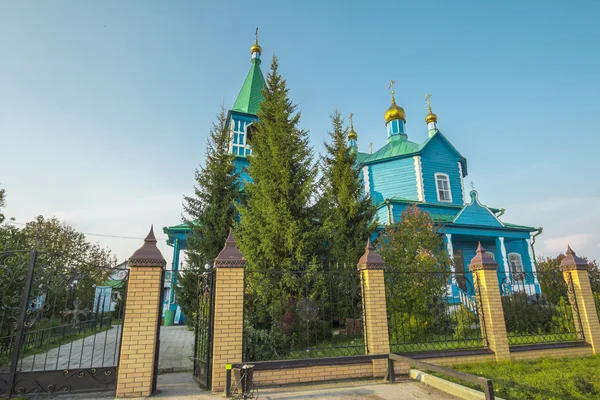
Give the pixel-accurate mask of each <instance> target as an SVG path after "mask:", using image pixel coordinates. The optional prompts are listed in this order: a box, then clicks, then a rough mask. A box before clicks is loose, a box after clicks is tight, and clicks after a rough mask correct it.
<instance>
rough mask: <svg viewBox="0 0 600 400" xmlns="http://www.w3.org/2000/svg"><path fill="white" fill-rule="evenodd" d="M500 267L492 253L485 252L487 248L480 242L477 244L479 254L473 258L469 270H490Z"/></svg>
mask: <svg viewBox="0 0 600 400" xmlns="http://www.w3.org/2000/svg"><path fill="white" fill-rule="evenodd" d="M497 268H498V263H497V262H496V261H495V260H494V259H493V258H492V256H491V255H489V254H488V253H486V252H485V249H484V248H483V246H482V245H481V242H479V245H478V246H477V254H475V257H473V258H472V259H471V263H470V264H469V271H480V270H490V271H495V270H496V269H497Z"/></svg>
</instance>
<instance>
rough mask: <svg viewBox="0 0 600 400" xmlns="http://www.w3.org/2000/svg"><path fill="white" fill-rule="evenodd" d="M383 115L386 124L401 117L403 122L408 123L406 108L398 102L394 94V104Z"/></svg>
mask: <svg viewBox="0 0 600 400" xmlns="http://www.w3.org/2000/svg"><path fill="white" fill-rule="evenodd" d="M383 117H384V118H385V123H386V124H387V123H389V122H390V121H393V120H395V119H401V120H402V122H404V123H406V119H405V117H406V115H405V114H404V108H402V107H400V106H399V105H397V104H396V99H394V96H392V105H391V106H390V108H388V109H387V110H386V111H385V114H383Z"/></svg>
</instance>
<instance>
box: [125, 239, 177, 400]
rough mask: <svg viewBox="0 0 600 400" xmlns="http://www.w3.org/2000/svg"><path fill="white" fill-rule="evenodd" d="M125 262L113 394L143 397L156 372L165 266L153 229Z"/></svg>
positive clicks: (147, 394) (150, 385)
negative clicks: (126, 269) (122, 314)
mask: <svg viewBox="0 0 600 400" xmlns="http://www.w3.org/2000/svg"><path fill="white" fill-rule="evenodd" d="M128 265H129V279H128V284H127V300H126V303H125V318H124V319H123V335H122V338H121V356H120V359H119V370H118V377H117V393H116V396H117V397H146V396H150V395H151V394H152V390H153V383H154V374H155V372H156V371H155V368H156V365H155V363H154V361H155V357H156V350H157V349H156V347H157V346H156V345H157V334H158V330H159V329H160V319H159V311H160V294H161V291H162V288H161V283H162V276H163V273H164V268H165V265H167V262H166V261H165V259H164V258H163V256H162V254H161V253H160V250H158V248H157V247H156V238H155V237H154V230H153V228H150V233H148V236H147V237H146V239H145V240H144V245H143V246H142V247H140V248H139V249H138V250H137V251H136V252H135V253H133V255H132V256H131V257H130V258H129V263H128Z"/></svg>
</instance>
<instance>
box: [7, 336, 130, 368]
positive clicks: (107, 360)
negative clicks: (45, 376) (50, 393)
mask: <svg viewBox="0 0 600 400" xmlns="http://www.w3.org/2000/svg"><path fill="white" fill-rule="evenodd" d="M121 329H122V327H121V325H113V327H112V328H111V329H109V330H106V331H103V332H99V333H97V334H95V335H91V336H88V337H85V338H83V339H78V340H74V341H72V342H69V343H67V344H63V345H62V346H60V347H56V348H54V349H51V350H49V351H47V352H45V353H41V354H35V355H33V356H28V357H25V358H23V359H22V360H21V363H20V364H19V367H20V370H21V371H42V370H46V371H48V370H64V369H72V368H92V367H111V366H113V365H115V359H116V358H118V352H119V343H120V341H121Z"/></svg>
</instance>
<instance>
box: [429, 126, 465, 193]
mask: <svg viewBox="0 0 600 400" xmlns="http://www.w3.org/2000/svg"><path fill="white" fill-rule="evenodd" d="M458 161H459V155H458V154H457V153H456V151H455V150H454V149H453V148H452V147H451V146H449V145H448V144H447V143H446V141H445V140H444V139H442V138H440V137H439V136H434V137H433V138H432V139H431V141H430V142H429V143H428V144H427V145H426V146H425V147H424V149H423V151H422V153H421V168H422V170H423V186H424V193H425V201H426V202H427V203H437V202H438V200H437V192H436V187H435V173H436V172H442V173H444V174H447V175H448V177H449V178H450V188H451V190H452V204H459V205H462V204H463V189H462V186H461V175H460V171H459V169H458ZM442 204H448V203H442Z"/></svg>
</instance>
